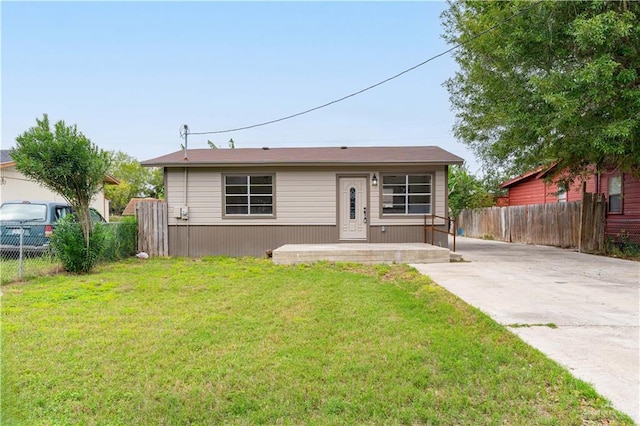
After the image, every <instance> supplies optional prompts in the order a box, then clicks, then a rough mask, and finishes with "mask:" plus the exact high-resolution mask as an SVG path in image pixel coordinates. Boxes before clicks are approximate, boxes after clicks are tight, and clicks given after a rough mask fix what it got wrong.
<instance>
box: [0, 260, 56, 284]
mask: <svg viewBox="0 0 640 426" xmlns="http://www.w3.org/2000/svg"><path fill="white" fill-rule="evenodd" d="M60 271H62V265H61V264H60V262H59V261H58V260H57V259H55V258H53V257H52V256H49V255H43V256H25V258H24V259H23V260H22V279H30V278H33V277H39V276H42V275H48V274H52V273H57V272H60ZM19 277H20V262H19V260H18V259H16V258H15V257H5V256H0V283H2V284H6V283H9V282H13V281H18V280H19Z"/></svg>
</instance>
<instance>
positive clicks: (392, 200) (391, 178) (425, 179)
mask: <svg viewBox="0 0 640 426" xmlns="http://www.w3.org/2000/svg"><path fill="white" fill-rule="evenodd" d="M431 196H432V175H430V174H429V175H418V174H413V175H383V176H382V214H383V215H412V214H431V205H432V199H431Z"/></svg>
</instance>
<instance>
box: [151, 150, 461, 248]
mask: <svg viewBox="0 0 640 426" xmlns="http://www.w3.org/2000/svg"><path fill="white" fill-rule="evenodd" d="M462 163H463V160H462V158H460V157H458V156H456V155H453V154H451V153H449V152H447V151H445V150H443V149H441V148H438V147H435V146H414V147H330V148H329V147H327V148H240V149H192V150H188V151H177V152H173V153H171V154H167V155H164V156H161V157H158V158H154V159H151V160H147V161H144V162H142V165H143V166H149V167H162V168H163V170H164V188H165V200H166V202H167V204H168V210H169V216H170V217H169V221H168V225H169V235H168V241H169V254H170V255H172V256H203V255H231V256H242V255H249V256H264V254H265V252H266V251H269V250H273V249H275V248H278V247H280V246H281V245H283V244H295V243H306V244H313V243H338V242H368V243H394V242H423V230H424V226H423V224H424V217H425V215H432V214H435V215H438V216H443V217H445V216H447V212H448V206H447V196H448V192H447V168H448V167H449V165H452V164H456V165H461V164H462ZM436 224H437V225H438V227H439V228H440V229H442V230H446V225H445V221H444V220H443V219H437V221H436ZM436 235H437V239H436V241H435V242H436V244H439V245H441V246H443V247H447V244H448V243H447V235H446V234H440V233H436Z"/></svg>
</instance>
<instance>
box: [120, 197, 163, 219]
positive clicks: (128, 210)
mask: <svg viewBox="0 0 640 426" xmlns="http://www.w3.org/2000/svg"><path fill="white" fill-rule="evenodd" d="M141 201H144V202H152V203H159V202H161V201H162V200H160V199H158V198H132V199H130V200H129V202H128V203H127V206H126V207H125V208H124V210H123V211H122V216H135V214H136V204H138V203H139V202H141Z"/></svg>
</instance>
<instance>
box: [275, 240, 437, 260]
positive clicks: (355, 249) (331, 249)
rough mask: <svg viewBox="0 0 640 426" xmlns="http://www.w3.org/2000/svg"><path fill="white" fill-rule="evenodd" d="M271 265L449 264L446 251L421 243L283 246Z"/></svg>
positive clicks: (276, 251)
mask: <svg viewBox="0 0 640 426" xmlns="http://www.w3.org/2000/svg"><path fill="white" fill-rule="evenodd" d="M272 255H273V263H275V264H279V265H292V264H296V263H313V262H318V261H321V260H325V261H329V262H356V263H368V264H372V263H449V249H447V248H443V247H436V246H432V245H429V244H422V243H402V244H366V243H339V244H285V245H283V246H281V247H278V248H277V249H275V250H273V254H272Z"/></svg>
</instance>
